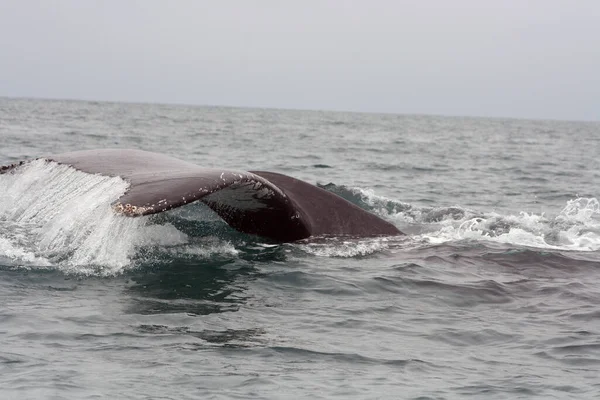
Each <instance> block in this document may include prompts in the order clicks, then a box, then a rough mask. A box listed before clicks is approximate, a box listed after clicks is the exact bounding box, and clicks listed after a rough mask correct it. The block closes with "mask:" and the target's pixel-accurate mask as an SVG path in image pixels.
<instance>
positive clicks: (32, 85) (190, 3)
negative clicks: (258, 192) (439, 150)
mask: <svg viewBox="0 0 600 400" xmlns="http://www.w3.org/2000/svg"><path fill="white" fill-rule="evenodd" d="M0 51H1V53H0V96H17V97H50V98H76V99H90V100H115V101H141V102H161V103H186V104H206V105H233V106H260V107H277V108H306V109H329V110H349V111H374V112H391V113H401V114H404V113H418V114H443V115H472V116H508V117H524V118H551V119H573V120H600V1H599V0H563V1H558V0H527V1H525V0H414V1H403V0H396V1H382V0H363V1H348V0H347V1H343V0H337V1H333V0H331V1H327V0H315V1H313V0H303V1H285V0H279V1H275V0H272V1H271V0H263V1H260V0H256V1H250V0H240V1H233V0H232V1H228V0H212V1H202V0H170V1H166V0H165V1H158V0H137V1H135V0H54V1H52V0H37V1H36V0H2V1H0Z"/></svg>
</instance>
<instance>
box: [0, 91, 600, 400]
mask: <svg viewBox="0 0 600 400" xmlns="http://www.w3.org/2000/svg"><path fill="white" fill-rule="evenodd" d="M94 148H135V149H143V150H148V151H154V152H160V153H164V154H168V155H171V156H174V157H177V158H180V159H182V160H186V161H190V162H193V163H196V164H198V165H201V166H206V167H216V168H221V167H222V168H232V169H241V170H258V169H260V170H267V171H274V172H280V173H284V174H287V175H291V176H294V177H296V178H300V179H303V180H306V181H308V182H311V183H314V184H317V185H320V186H321V187H323V188H325V189H326V190H330V191H332V192H334V193H336V194H339V195H341V196H342V197H344V198H346V199H347V200H349V201H351V202H353V203H355V204H357V205H359V206H360V207H363V208H364V209H366V210H368V211H370V212H373V213H375V214H377V215H379V216H380V217H382V218H384V219H386V220H388V221H390V222H391V223H393V224H395V225H396V226H397V227H398V228H399V229H400V230H402V231H403V232H405V233H406V234H407V235H406V236H398V237H379V238H363V239H360V238H317V239H314V240H307V241H301V242H297V243H289V244H274V243H272V242H269V241H265V240H262V239H261V238H258V237H254V236H250V235H244V234H241V233H238V232H236V231H234V230H232V229H231V228H229V227H228V226H227V225H226V224H225V223H224V222H223V221H222V220H220V219H219V218H218V217H217V216H216V215H215V214H214V213H212V212H211V211H210V210H208V209H207V208H206V207H204V206H202V205H200V204H190V205H188V206H185V207H182V208H179V209H176V210H172V211H170V212H167V213H164V214H159V215H155V216H149V217H141V218H127V217H124V216H120V215H116V214H115V213H114V212H113V211H112V209H111V205H112V204H113V203H114V202H115V201H116V199H118V198H119V196H121V195H122V194H123V193H125V191H126V190H127V188H128V182H126V181H124V180H122V179H120V178H119V177H105V176H100V175H90V174H85V173H82V172H80V171H77V170H74V169H73V168H71V167H69V166H65V165H58V164H55V163H52V162H48V161H45V160H44V159H43V157H44V156H49V155H52V154H58V153H63V152H68V151H75V150H83V149H94ZM598 154H600V123H594V122H560V121H525V120H515V119H485V118H466V117H436V116H422V115H391V114H357V113H343V112H325V111H291V110H269V109H249V108H226V107H199V106H181V105H155V104H120V103H97V102H79V101H58V100H52V101H51V100H28V99H0V165H6V164H11V163H14V162H18V161H21V160H36V159H37V160H36V161H33V162H31V163H28V164H26V165H25V166H23V167H19V168H17V169H15V170H13V171H12V172H11V173H7V174H2V175H0V300H1V301H0V398H2V399H41V398H53V399H63V398H64V399H86V398H111V397H112V398H119V399H148V398H156V399H159V398H160V399H196V398H202V399H205V398H257V399H259V398H264V399H272V398H294V399H296V398H311V399H315V398H322V399H331V398H340V399H347V398H357V399H377V398H381V399H388V398H389V399H397V398H402V399H417V398H419V399H447V398H448V399H452V398H477V399H479V398H486V399H513V398H540V399H548V398H561V399H562V398H573V399H582V398H597V397H599V396H600V252H599V250H600V203H599V202H598V198H600V192H599V191H598V182H599V181H600V172H599V170H600V169H599V167H600V161H598Z"/></svg>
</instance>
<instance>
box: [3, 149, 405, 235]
mask: <svg viewBox="0 0 600 400" xmlns="http://www.w3.org/2000/svg"><path fill="white" fill-rule="evenodd" d="M43 158H45V159H47V160H49V161H55V162H57V163H60V164H66V165H70V166H72V167H73V168H75V169H77V170H80V171H83V172H87V173H91V174H101V175H107V176H119V177H121V178H123V179H125V180H126V181H128V182H129V184H130V186H129V189H128V190H127V192H125V194H124V195H123V196H121V197H120V198H119V199H118V201H117V203H116V204H115V205H114V208H115V210H116V211H117V212H120V213H122V214H125V215H127V216H132V217H135V216H139V215H149V214H155V213H160V212H163V211H167V210H170V209H173V208H176V207H180V206H182V205H185V204H188V203H191V202H194V201H201V202H203V203H204V204H206V205H207V206H208V207H210V208H211V209H212V210H214V211H215V212H216V213H217V214H218V215H219V216H220V217H221V218H223V219H224V220H225V222H227V223H228V224H229V225H230V226H232V227H233V228H235V229H237V230H239V231H241V232H244V233H249V234H254V235H259V236H263V237H266V238H270V239H273V240H276V241H280V242H290V241H295V240H300V239H305V238H308V237H310V236H322V235H335V236H379V235H386V236H391V235H401V234H402V233H401V232H400V231H399V230H398V228H396V227H395V226H394V225H392V224H391V223H389V222H387V221H384V220H383V219H381V218H379V217H377V216H376V215H374V214H371V213H369V212H367V211H365V210H363V209H362V208H360V207H358V206H356V205H354V204H352V203H350V202H348V201H346V200H345V199H343V198H341V197H339V196H337V195H335V194H333V193H331V192H328V191H326V190H324V189H321V188H318V187H316V186H314V185H311V184H309V183H306V182H303V181H301V180H299V179H295V178H292V177H289V176H286V175H282V174H278V173H274V172H267V171H252V172H246V171H235V170H228V169H215V168H202V167H199V166H197V165H195V164H192V163H189V162H186V161H182V160H179V159H176V158H173V157H169V156H166V155H163V154H157V153H152V152H147V151H142V150H125V149H102V150H83V151H76V152H70V153H64V154H58V155H53V156H49V157H43ZM16 166H17V165H13V166H9V167H7V168H5V169H2V171H1V172H6V171H7V170H8V169H11V168H14V167H16ZM1 172H0V173H1Z"/></svg>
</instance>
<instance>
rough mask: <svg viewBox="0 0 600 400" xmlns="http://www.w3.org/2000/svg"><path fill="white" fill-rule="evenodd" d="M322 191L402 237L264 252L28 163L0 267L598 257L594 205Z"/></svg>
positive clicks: (3, 205)
mask: <svg viewBox="0 0 600 400" xmlns="http://www.w3.org/2000/svg"><path fill="white" fill-rule="evenodd" d="M321 187H323V188H325V189H327V190H330V191H332V192H333V193H336V194H338V195H340V196H342V197H344V198H345V199H347V200H349V201H350V202H352V203H354V204H357V205H358V206H360V207H362V208H365V209H367V210H369V211H371V212H374V213H376V214H378V215H379V216H381V217H383V218H385V219H387V220H388V221H390V222H392V223H394V224H395V225H396V226H398V227H399V228H400V229H401V230H403V231H405V232H406V233H408V234H409V236H408V237H404V238H389V237H378V238H335V237H322V238H312V239H311V240H310V241H302V242H297V243H293V244H286V245H279V244H271V243H268V242H265V241H264V240H262V239H260V238H257V237H252V236H249V235H244V234H241V233H238V232H236V231H234V230H233V229H231V228H230V227H229V226H228V225H227V224H225V223H224V222H223V221H222V220H221V219H220V218H219V217H218V216H217V215H216V214H215V213H214V212H212V211H211V210H210V209H208V208H207V207H205V206H204V205H202V204H200V203H193V204H190V205H188V206H185V207H182V208H178V209H175V210H172V211H169V212H166V213H161V214H157V215H154V216H148V217H137V218H130V217H125V216H122V215H118V214H115V213H114V212H113V210H112V204H113V203H114V202H115V201H116V200H117V199H118V198H119V197H120V196H121V195H122V194H123V193H125V191H126V190H127V188H128V183H127V182H126V181H124V180H123V179H121V178H119V177H107V176H102V175H91V174H87V173H83V172H80V171H77V170H75V169H74V168H72V167H69V166H65V165H60V164H57V163H54V162H48V161H44V160H36V161H33V162H31V163H28V164H26V165H23V166H21V167H18V168H16V169H14V170H12V171H11V172H9V173H5V174H0V266H5V267H9V268H11V267H19V268H37V269H40V268H41V269H44V268H46V269H58V270H60V271H62V272H64V273H69V274H83V275H89V274H93V275H100V276H110V275H115V274H119V273H123V272H124V271H127V270H131V269H133V268H135V267H136V266H139V265H148V264H153V263H169V260H173V259H186V260H196V261H198V262H202V260H206V259H212V260H214V259H219V258H224V259H238V260H239V259H242V260H250V261H256V260H278V259H285V257H286V255H288V254H289V252H292V253H293V254H300V256H301V257H306V256H309V257H310V256H313V257H368V256H371V255H373V254H379V253H382V252H394V251H397V250H399V249H400V250H402V249H407V248H411V249H414V248H418V247H420V246H421V247H422V246H423V245H440V244H443V243H452V242H473V241H474V242H478V243H482V242H483V243H485V242H488V243H489V242H496V243H500V244H503V245H508V246H518V247H532V248H538V249H548V250H560V251H564V250H576V251H584V252H589V251H596V250H598V249H600V203H599V202H598V200H597V199H595V198H577V199H574V200H570V201H568V202H567V204H566V205H565V207H564V208H563V209H562V210H560V212H559V213H558V214H557V215H556V216H554V217H549V216H546V215H544V214H540V215H536V214H529V213H525V212H521V213H518V214H516V215H501V214H498V213H493V212H492V213H482V212H479V211H475V210H470V209H466V208H463V207H460V206H454V207H418V206H415V205H413V204H410V203H405V202H402V201H398V200H394V199H390V198H386V197H383V196H380V195H377V194H376V193H375V192H374V191H372V190H368V189H363V188H348V187H346V186H340V185H335V184H328V185H324V186H321ZM294 252H295V253H294ZM298 252H299V253H298Z"/></svg>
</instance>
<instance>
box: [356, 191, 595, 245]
mask: <svg viewBox="0 0 600 400" xmlns="http://www.w3.org/2000/svg"><path fill="white" fill-rule="evenodd" d="M352 191H354V193H356V194H358V195H360V196H361V198H362V200H363V201H364V202H365V203H367V204H368V205H369V206H371V207H373V210H372V211H373V212H375V213H377V214H378V215H380V216H382V217H384V218H386V219H388V220H391V221H393V222H394V223H396V224H397V225H403V224H410V225H417V224H418V225H419V227H420V230H421V232H423V231H425V233H421V234H419V235H417V236H415V237H414V239H415V241H416V242H421V241H425V242H429V243H434V244H438V243H445V242H453V241H461V240H475V241H493V242H498V243H505V244H511V245H517V246H527V247H537V248H546V249H557V250H575V251H596V250H600V202H599V201H598V200H597V199H596V198H583V197H582V198H577V199H573V200H570V201H568V202H567V204H566V205H565V207H564V208H563V209H562V210H561V211H560V212H559V213H558V215H556V217H554V218H551V217H547V216H546V215H544V214H530V213H525V212H520V213H518V214H514V215H501V214H498V213H486V214H483V213H476V212H474V211H472V210H467V209H463V208H461V207H450V208H446V209H444V208H439V209H433V208H427V207H422V208H419V207H414V206H412V205H411V204H407V203H403V202H399V201H395V200H393V199H389V198H386V197H384V196H379V195H377V194H375V193H374V192H373V191H372V190H366V189H361V188H353V189H352ZM432 215H434V216H436V218H432Z"/></svg>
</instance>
